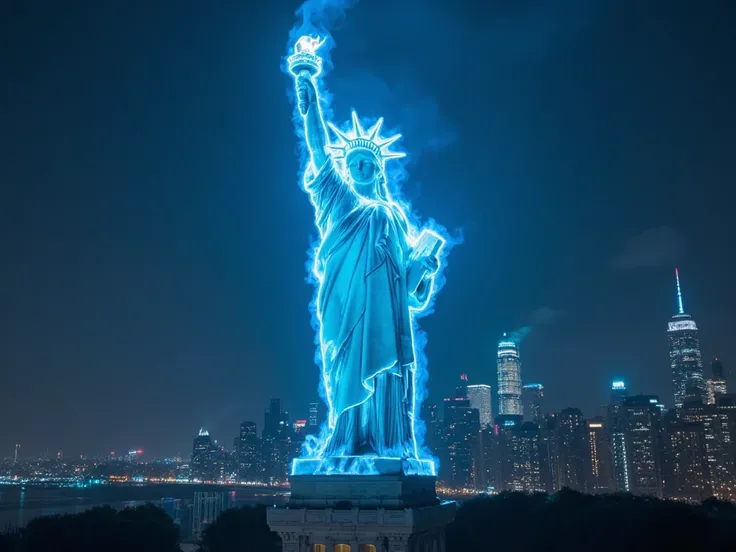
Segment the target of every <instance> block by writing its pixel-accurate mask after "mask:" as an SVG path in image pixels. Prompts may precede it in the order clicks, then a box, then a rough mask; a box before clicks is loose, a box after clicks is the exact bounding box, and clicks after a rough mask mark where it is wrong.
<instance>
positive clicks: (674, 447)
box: [664, 415, 710, 502]
mask: <svg viewBox="0 0 736 552" xmlns="http://www.w3.org/2000/svg"><path fill="white" fill-rule="evenodd" d="M665 435H666V438H665V456H664V458H665V467H666V471H665V474H664V481H665V494H666V496H667V497H668V498H675V499H678V500H686V501H689V502H701V501H703V500H705V499H706V498H708V497H709V496H710V488H709V485H708V463H707V453H706V448H705V428H704V426H703V423H702V422H684V421H682V420H681V419H679V418H677V417H676V416H672V415H669V416H668V420H667V422H666V431H665Z"/></svg>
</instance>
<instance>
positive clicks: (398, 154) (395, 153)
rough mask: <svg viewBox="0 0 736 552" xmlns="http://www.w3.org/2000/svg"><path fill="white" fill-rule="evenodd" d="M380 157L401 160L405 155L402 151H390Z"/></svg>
mask: <svg viewBox="0 0 736 552" xmlns="http://www.w3.org/2000/svg"><path fill="white" fill-rule="evenodd" d="M381 157H382V158H383V159H401V158H402V157H406V153H404V152H402V151H391V152H388V153H384V154H382V155H381Z"/></svg>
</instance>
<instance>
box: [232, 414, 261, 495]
mask: <svg viewBox="0 0 736 552" xmlns="http://www.w3.org/2000/svg"><path fill="white" fill-rule="evenodd" d="M262 451H263V447H262V445H261V440H260V439H259V438H258V432H257V431H256V424H255V422H243V423H242V424H240V436H239V438H238V480H239V481H249V482H253V481H262V480H263V459H262V455H261V453H262Z"/></svg>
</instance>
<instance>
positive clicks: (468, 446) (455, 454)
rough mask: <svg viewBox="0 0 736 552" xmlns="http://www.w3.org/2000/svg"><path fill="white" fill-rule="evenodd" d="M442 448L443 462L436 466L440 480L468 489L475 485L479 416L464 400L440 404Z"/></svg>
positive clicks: (447, 401)
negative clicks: (443, 444)
mask: <svg viewBox="0 0 736 552" xmlns="http://www.w3.org/2000/svg"><path fill="white" fill-rule="evenodd" d="M444 403H445V405H444V418H445V419H444V426H445V446H446V448H447V463H446V465H445V466H444V468H443V466H442V464H440V470H441V474H440V475H441V478H442V480H443V481H445V483H446V484H447V485H449V486H450V487H454V488H458V489H461V488H462V489H472V488H473V487H474V485H475V457H476V455H477V446H478V433H479V432H480V416H479V412H478V411H477V410H476V409H475V408H471V406H470V401H469V400H468V399H445V401H444Z"/></svg>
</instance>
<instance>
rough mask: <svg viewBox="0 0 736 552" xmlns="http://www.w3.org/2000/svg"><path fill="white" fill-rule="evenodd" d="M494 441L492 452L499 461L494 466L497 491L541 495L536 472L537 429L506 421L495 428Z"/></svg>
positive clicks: (538, 465)
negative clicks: (536, 493)
mask: <svg viewBox="0 0 736 552" xmlns="http://www.w3.org/2000/svg"><path fill="white" fill-rule="evenodd" d="M496 439H497V440H498V444H497V446H496V447H495V451H496V454H498V455H499V458H498V459H497V460H496V462H495V465H496V466H497V469H499V471H500V474H499V475H500V477H498V478H497V489H498V490H510V491H524V492H537V491H545V490H546V486H545V485H544V484H543V483H542V477H541V471H540V455H541V446H542V440H541V434H540V429H539V426H537V425H536V424H534V423H531V422H526V423H523V422H518V423H517V421H516V419H513V418H512V419H508V420H506V421H505V422H504V424H503V425H499V426H498V431H497V436H496Z"/></svg>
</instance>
